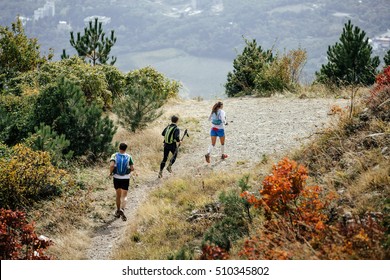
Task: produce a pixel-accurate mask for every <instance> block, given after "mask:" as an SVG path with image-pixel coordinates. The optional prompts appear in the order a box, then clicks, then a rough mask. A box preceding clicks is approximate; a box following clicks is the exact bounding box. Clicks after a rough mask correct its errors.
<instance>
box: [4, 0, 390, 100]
mask: <svg viewBox="0 0 390 280" xmlns="http://www.w3.org/2000/svg"><path fill="white" fill-rule="evenodd" d="M17 15H20V16H21V17H22V19H23V21H24V23H25V30H26V33H27V34H28V36H30V37H36V38H38V40H39V43H40V44H41V51H42V53H47V52H48V49H49V48H52V49H54V54H55V60H58V59H60V56H61V54H62V50H63V49H66V51H67V53H68V54H74V53H75V51H74V50H73V48H72V47H71V46H70V43H69V39H70V35H69V32H70V31H71V30H73V31H74V32H75V33H77V32H82V33H83V30H84V27H85V24H86V23H87V22H88V20H89V19H90V18H93V17H95V16H100V17H101V20H102V21H104V22H105V24H104V30H105V31H106V33H107V34H109V33H110V30H112V29H113V30H115V35H116V37H117V43H116V44H115V46H114V47H113V49H112V55H115V56H117V62H116V64H115V65H116V66H117V67H118V68H119V69H120V70H122V71H123V72H128V71H130V70H134V69H136V68H140V67H144V66H148V65H150V66H152V67H154V68H156V69H157V70H158V71H160V72H162V73H164V74H165V75H166V76H168V77H169V78H172V79H175V80H179V81H181V82H182V83H183V90H182V93H181V94H182V96H184V97H188V98H194V97H198V96H201V97H203V98H213V97H220V96H223V95H224V88H223V84H224V83H225V82H226V76H227V73H228V72H229V71H231V70H232V64H233V59H234V58H235V57H236V55H237V53H240V52H241V51H242V48H243V46H244V39H243V37H244V38H247V39H250V40H251V39H256V40H257V42H258V44H259V45H261V46H262V48H263V49H269V48H274V50H276V51H279V52H280V53H283V52H285V51H289V50H291V49H296V48H298V47H301V48H304V49H306V51H307V53H308V61H307V64H306V66H305V68H304V72H303V76H302V81H301V82H303V83H310V82H311V81H312V80H313V77H314V72H315V71H318V70H319V69H320V67H321V65H322V64H323V63H325V62H326V51H327V49H328V46H329V45H333V44H334V43H335V42H337V41H338V39H339V37H340V34H341V32H342V29H343V26H344V23H346V22H347V21H348V19H351V21H352V24H354V25H355V26H358V27H360V28H361V29H363V30H364V31H365V32H366V33H367V36H368V37H369V38H371V39H374V44H373V45H374V47H375V54H376V55H379V56H380V59H381V60H382V58H383V54H384V52H385V51H387V49H389V48H390V45H389V46H388V45H386V44H385V45H383V44H382V45H381V44H375V38H379V37H381V36H384V35H386V33H387V34H388V36H390V32H389V29H390V0H371V1H368V0H344V1H339V0H322V1H304V0H295V1H294V0H263V1H262V0H243V1H237V0H157V1H152V0H94V1H90V0H86V1H76V0H55V1H46V0H13V1H7V0H0V25H3V26H4V25H6V26H10V24H11V22H13V21H14V20H15V17H16V16H17ZM389 44H390V42H389Z"/></svg>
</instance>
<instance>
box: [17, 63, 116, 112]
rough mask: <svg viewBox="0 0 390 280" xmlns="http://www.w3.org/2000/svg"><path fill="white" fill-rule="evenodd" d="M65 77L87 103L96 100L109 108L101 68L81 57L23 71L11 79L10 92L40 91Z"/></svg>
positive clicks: (109, 100) (110, 96)
mask: <svg viewBox="0 0 390 280" xmlns="http://www.w3.org/2000/svg"><path fill="white" fill-rule="evenodd" d="M61 77H66V78H67V79H68V80H70V81H72V82H73V83H74V84H76V85H78V86H79V87H80V88H81V90H82V91H83V93H84V95H85V97H86V100H87V102H88V103H92V102H96V104H98V105H99V106H100V107H101V108H110V107H111V105H112V93H111V92H110V90H109V84H108V82H107V80H106V74H105V72H104V71H102V68H99V67H93V66H91V65H89V64H88V63H85V62H84V61H83V60H82V59H80V58H77V57H72V58H69V59H64V60H61V61H57V62H50V63H46V64H44V65H43V66H42V67H41V68H40V69H39V70H36V71H30V72H27V73H24V74H22V75H20V76H18V77H16V78H15V79H13V80H12V84H11V89H10V92H11V93H12V94H14V95H21V94H22V93H23V92H25V91H35V92H39V91H42V90H43V89H44V88H45V87H46V86H50V85H52V84H56V83H57V80H58V79H59V78H61Z"/></svg>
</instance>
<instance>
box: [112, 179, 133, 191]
mask: <svg viewBox="0 0 390 280" xmlns="http://www.w3.org/2000/svg"><path fill="white" fill-rule="evenodd" d="M129 185H130V179H117V178H114V188H115V189H116V190H117V189H122V190H126V191H128V190H129Z"/></svg>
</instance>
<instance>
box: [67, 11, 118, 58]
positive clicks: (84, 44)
mask: <svg viewBox="0 0 390 280" xmlns="http://www.w3.org/2000/svg"><path fill="white" fill-rule="evenodd" d="M102 24H103V23H102V22H99V19H98V18H95V23H94V24H93V23H92V21H90V22H89V26H88V28H87V27H85V28H84V35H82V36H81V34H80V32H77V38H76V40H75V36H74V34H73V31H72V32H70V44H71V45H72V47H74V48H75V49H76V51H77V54H78V56H80V57H82V58H83V59H84V60H88V61H89V63H91V64H92V65H96V64H107V62H108V60H109V55H110V52H111V48H112V47H113V46H114V44H115V42H116V37H115V36H114V30H111V36H110V38H107V37H105V36H106V34H105V32H104V31H103V27H102ZM61 58H62V59H66V58H69V56H68V55H67V54H66V51H65V50H63V54H62V56H61ZM115 62H116V57H114V56H112V57H111V62H110V65H114V64H115Z"/></svg>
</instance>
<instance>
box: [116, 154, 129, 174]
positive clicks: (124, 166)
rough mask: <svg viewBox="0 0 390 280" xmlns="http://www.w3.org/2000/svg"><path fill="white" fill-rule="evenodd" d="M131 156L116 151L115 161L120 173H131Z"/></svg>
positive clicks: (117, 171)
mask: <svg viewBox="0 0 390 280" xmlns="http://www.w3.org/2000/svg"><path fill="white" fill-rule="evenodd" d="M129 161H130V156H129V155H128V154H121V153H116V156H115V163H116V172H115V174H118V175H126V174H130V167H129Z"/></svg>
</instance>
